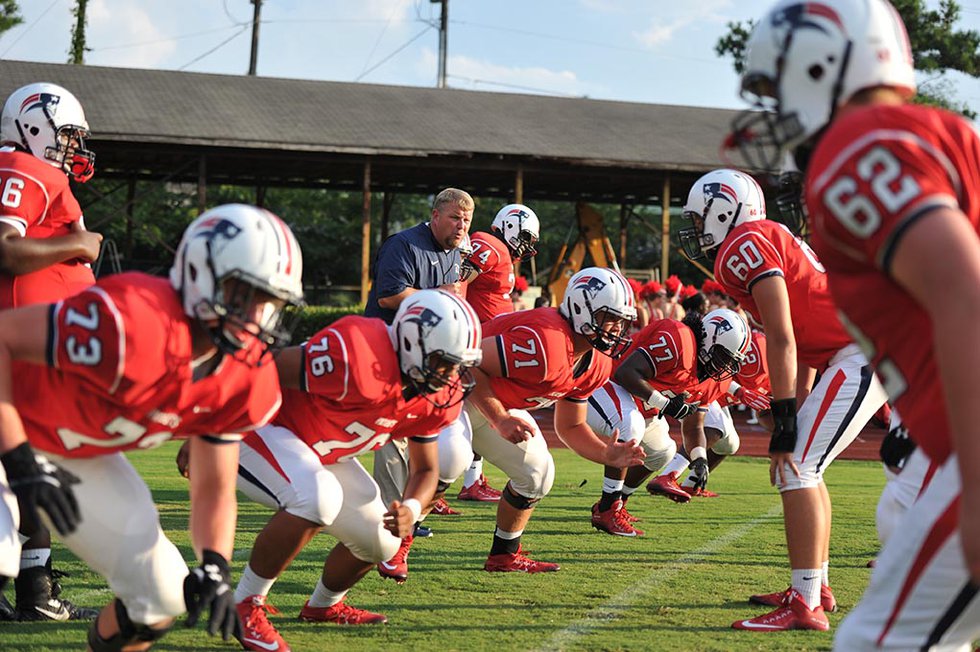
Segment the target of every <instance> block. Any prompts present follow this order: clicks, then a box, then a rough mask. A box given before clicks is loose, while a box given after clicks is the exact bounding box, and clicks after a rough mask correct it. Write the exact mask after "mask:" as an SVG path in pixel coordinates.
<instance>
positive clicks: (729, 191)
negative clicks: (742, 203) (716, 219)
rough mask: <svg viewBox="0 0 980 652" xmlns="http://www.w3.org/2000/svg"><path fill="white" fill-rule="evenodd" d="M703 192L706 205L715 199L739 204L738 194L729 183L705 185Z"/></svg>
mask: <svg viewBox="0 0 980 652" xmlns="http://www.w3.org/2000/svg"><path fill="white" fill-rule="evenodd" d="M703 192H704V200H705V202H706V203H707V202H709V201H711V200H713V199H723V200H724V201H727V202H728V203H729V204H732V205H735V204H738V193H736V192H735V189H734V188H732V187H731V186H730V185H728V184H727V183H721V182H714V183H706V184H704V188H703Z"/></svg>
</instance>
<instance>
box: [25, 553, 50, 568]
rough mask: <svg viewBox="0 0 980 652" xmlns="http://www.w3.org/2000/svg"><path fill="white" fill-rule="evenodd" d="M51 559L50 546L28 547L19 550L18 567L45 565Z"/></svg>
mask: <svg viewBox="0 0 980 652" xmlns="http://www.w3.org/2000/svg"><path fill="white" fill-rule="evenodd" d="M49 559H51V548H30V549H27V550H21V551H20V567H21V570H23V569H25V568H34V567H35V566H45V565H47V563H48V560H49Z"/></svg>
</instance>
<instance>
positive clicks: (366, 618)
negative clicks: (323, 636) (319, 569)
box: [299, 600, 388, 625]
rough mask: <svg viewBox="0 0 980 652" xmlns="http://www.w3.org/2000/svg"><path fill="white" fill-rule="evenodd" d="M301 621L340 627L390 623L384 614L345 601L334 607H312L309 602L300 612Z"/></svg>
mask: <svg viewBox="0 0 980 652" xmlns="http://www.w3.org/2000/svg"><path fill="white" fill-rule="evenodd" d="M299 619H300V620H305V621H306V622H308V623H337V624H338V625H383V624H384V623H386V622H388V618H387V616H385V615H384V614H376V613H374V612H373V611H368V610H367V609H358V608H357V607H352V606H350V605H349V604H347V603H346V602H344V601H343V600H341V601H340V602H338V603H337V604H335V605H334V606H332V607H311V606H310V602H309V600H307V601H306V604H304V605H303V609H302V610H301V611H300V612H299Z"/></svg>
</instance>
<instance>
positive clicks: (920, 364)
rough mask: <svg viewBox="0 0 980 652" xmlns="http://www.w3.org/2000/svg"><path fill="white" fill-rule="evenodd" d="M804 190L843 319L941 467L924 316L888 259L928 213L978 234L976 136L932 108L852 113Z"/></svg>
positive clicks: (823, 148) (830, 137) (941, 404)
mask: <svg viewBox="0 0 980 652" xmlns="http://www.w3.org/2000/svg"><path fill="white" fill-rule="evenodd" d="M806 188H807V197H806V199H807V204H808V207H809V209H810V219H811V220H812V224H813V230H814V244H815V246H817V247H818V248H819V251H820V255H821V258H823V259H824V260H825V261H826V263H827V267H828V269H829V270H830V284H831V290H832V291H833V293H834V299H835V300H836V302H837V305H838V306H839V307H840V309H841V311H842V313H843V314H844V315H846V320H844V321H845V323H846V324H848V327H849V328H851V327H853V335H854V338H855V340H857V342H858V343H859V344H861V346H862V348H864V349H865V353H866V354H867V355H868V357H869V358H870V359H871V361H872V362H873V363H874V364H875V367H876V368H877V372H878V376H879V378H881V381H882V384H883V385H884V386H885V390H886V391H887V392H888V395H889V396H890V397H891V400H892V402H893V404H894V405H895V406H896V407H897V408H898V410H899V412H901V413H902V419H903V421H905V422H906V424H907V425H908V426H909V432H910V434H911V436H912V437H913V439H916V441H918V443H919V444H920V445H921V446H922V448H923V450H925V452H926V453H927V454H928V455H929V456H930V457H931V458H932V459H933V460H934V461H937V462H940V463H941V462H943V461H944V460H945V459H946V457H947V456H948V455H949V453H950V450H951V440H950V432H949V421H948V418H947V414H946V406H945V399H944V394H943V388H942V379H941V377H940V375H939V371H938V368H937V366H936V360H935V357H934V355H933V349H932V345H931V343H932V337H933V334H932V327H931V323H930V319H929V316H928V314H927V313H926V312H925V310H923V309H922V307H921V306H919V304H918V303H916V301H915V300H914V299H912V297H911V296H909V295H908V294H907V293H906V292H905V291H904V290H903V289H902V288H901V287H899V286H898V285H897V284H895V283H893V282H892V281H891V279H890V278H889V265H890V261H891V256H892V254H893V252H894V247H895V245H896V243H897V242H898V241H899V240H900V238H901V236H902V233H903V232H904V230H905V228H906V227H907V226H908V225H909V224H910V223H911V222H912V221H914V220H915V219H916V218H917V217H919V216H922V215H924V214H926V213H927V212H929V211H930V210H931V209H934V208H937V207H945V206H950V207H954V208H956V207H958V208H959V210H961V211H962V212H963V213H964V214H965V215H966V219H967V220H969V222H970V224H971V226H972V227H973V229H974V230H976V231H978V233H980V195H978V193H977V192H976V190H977V189H978V188H980V137H978V136H977V132H976V131H975V130H974V129H973V127H972V126H971V125H970V124H969V123H967V122H966V121H965V120H963V119H962V118H960V117H959V116H957V115H954V114H952V113H949V112H946V111H943V110H940V109H935V108H932V107H925V106H915V105H905V106H882V107H874V108H870V107H869V108H867V109H863V110H857V111H854V112H853V113H850V114H848V115H845V116H844V117H842V118H841V119H840V120H838V121H837V122H836V123H834V125H833V126H832V127H831V128H830V129H829V130H828V131H827V133H826V134H825V135H824V137H823V138H822V139H821V142H820V145H819V147H818V148H817V150H816V151H815V152H814V156H813V159H812V161H811V164H810V169H809V170H808V172H807V183H806ZM909 383H915V391H914V392H909V391H906V390H907V389H908V388H909Z"/></svg>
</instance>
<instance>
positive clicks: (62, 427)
mask: <svg viewBox="0 0 980 652" xmlns="http://www.w3.org/2000/svg"><path fill="white" fill-rule="evenodd" d="M50 324H51V333H50V336H49V338H48V341H49V350H48V366H44V365H33V364H28V363H25V362H15V363H14V367H13V377H14V378H15V379H16V382H15V383H14V388H13V390H14V404H15V405H16V406H17V410H18V411H19V412H20V416H21V418H22V419H23V421H24V427H25V428H26V430H27V436H28V439H29V440H30V442H31V445H33V446H34V447H35V448H38V449H40V450H43V451H48V452H51V453H55V454H57V455H62V456H65V457H94V456H97V455H107V454H110V453H116V452H118V451H122V450H129V449H133V448H153V447H155V446H159V445H160V444H162V443H163V442H165V441H167V440H168V439H170V438H172V437H189V436H194V435H226V434H229V433H241V432H245V431H248V430H253V429H255V428H257V427H259V426H262V425H264V424H265V423H267V422H268V421H269V419H271V418H272V416H273V414H275V411H276V410H277V409H278V408H279V403H280V399H281V397H280V393H279V377H278V376H277V374H276V369H275V365H273V364H264V365H262V366H261V367H257V368H256V367H250V366H248V365H246V364H244V363H242V362H239V361H238V360H236V359H234V358H232V357H229V356H225V358H224V359H223V360H222V361H221V363H220V364H219V366H218V368H217V370H216V371H215V372H214V373H213V374H211V375H210V376H207V377H206V378H202V379H200V380H198V381H196V382H195V381H193V380H192V367H191V363H192V362H193V357H192V350H191V328H192V324H191V322H190V320H189V319H188V318H187V317H186V316H185V315H184V310H183V308H182V307H181V304H180V298H179V296H178V295H177V293H176V292H174V290H173V288H172V287H171V286H170V282H169V281H168V280H167V279H163V278H156V277H152V276H147V275H145V274H140V273H136V272H131V273H126V274H117V275H115V276H110V277H109V278H106V279H104V280H102V281H100V282H99V283H98V284H96V285H95V286H92V287H90V288H88V289H86V290H83V291H82V292H80V293H79V294H76V295H74V296H72V297H69V298H67V299H65V300H63V301H60V302H58V303H56V304H53V305H52V306H51V319H50Z"/></svg>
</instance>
